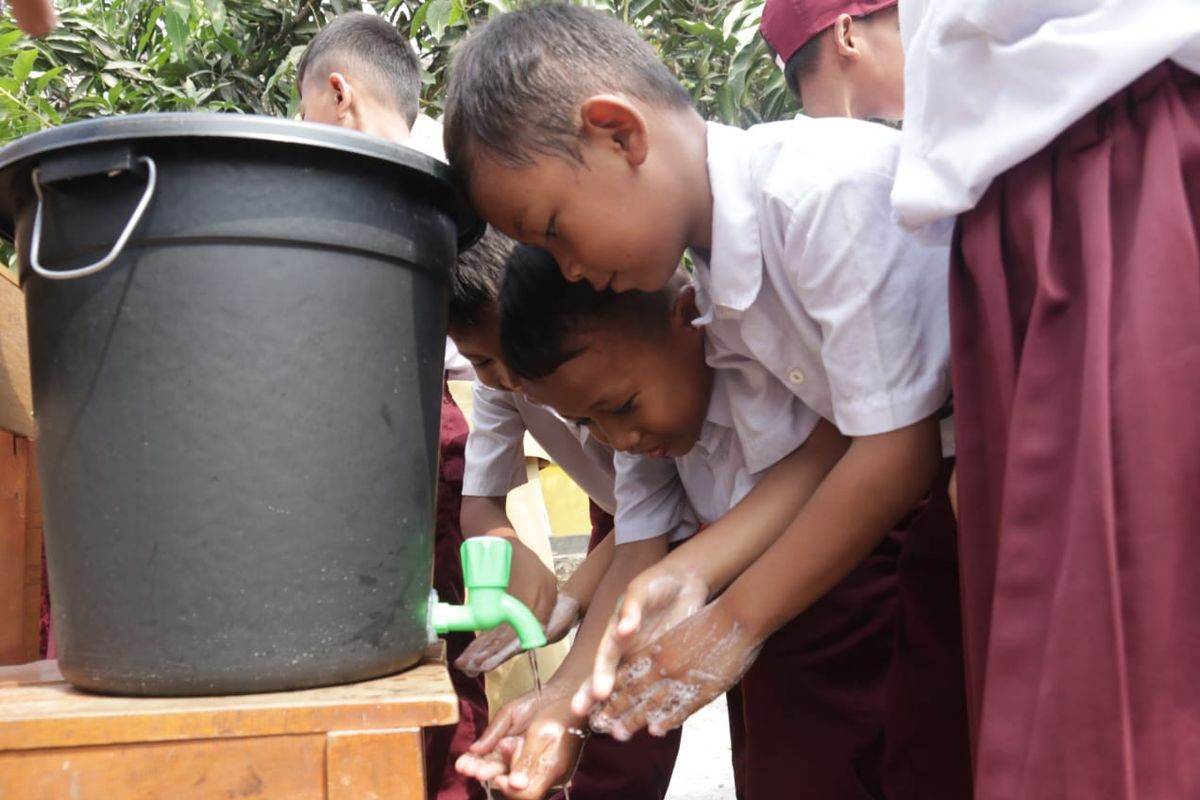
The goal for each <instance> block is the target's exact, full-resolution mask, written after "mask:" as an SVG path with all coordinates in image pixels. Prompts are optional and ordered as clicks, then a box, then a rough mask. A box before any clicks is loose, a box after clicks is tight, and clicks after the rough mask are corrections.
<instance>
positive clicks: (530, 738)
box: [455, 681, 586, 800]
mask: <svg viewBox="0 0 1200 800" xmlns="http://www.w3.org/2000/svg"><path fill="white" fill-rule="evenodd" d="M570 699H571V695H570V691H569V689H567V688H560V687H556V686H555V685H554V683H553V681H552V682H550V683H548V684H547V685H546V687H545V688H544V689H543V695H542V697H541V699H540V700H539V699H538V697H537V695H536V694H535V693H533V692H530V693H528V694H525V695H523V696H522V697H520V698H518V699H517V700H514V701H513V702H511V703H509V704H508V705H506V706H505V707H504V708H502V709H501V710H500V713H499V714H497V715H496V719H495V720H493V721H492V724H491V725H489V726H488V728H487V730H486V731H484V733H483V736H482V737H480V739H479V741H478V742H476V743H475V744H473V745H471V748H470V750H469V751H468V752H467V753H465V754H464V755H462V756H460V757H459V759H458V761H457V762H456V765H455V766H456V768H457V769H458V771H459V772H460V773H462V774H463V775H467V776H469V777H472V778H475V779H476V780H478V781H480V782H482V781H492V782H493V784H492V785H493V786H494V788H496V789H498V790H499V791H500V792H501V793H502V794H504V796H505V797H508V798H511V800H541V798H542V797H544V796H545V795H546V794H547V793H548V792H549V791H550V789H551V788H552V787H554V786H557V785H560V784H563V783H565V782H566V781H568V780H570V776H571V774H572V773H573V772H574V771H575V765H576V764H577V762H578V761H579V755H580V753H581V752H582V750H583V742H584V740H583V737H582V736H581V735H580V734H581V732H582V731H581V729H582V728H583V726H584V725H585V724H586V721H585V719H584V718H581V717H578V716H576V715H575V714H573V713H571V708H570Z"/></svg>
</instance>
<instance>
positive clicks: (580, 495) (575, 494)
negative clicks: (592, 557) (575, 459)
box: [539, 463, 592, 536]
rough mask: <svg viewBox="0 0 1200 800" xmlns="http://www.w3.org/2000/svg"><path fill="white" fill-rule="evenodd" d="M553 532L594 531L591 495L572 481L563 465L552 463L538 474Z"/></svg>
mask: <svg viewBox="0 0 1200 800" xmlns="http://www.w3.org/2000/svg"><path fill="white" fill-rule="evenodd" d="M539 477H540V479H541V483H542V494H543V496H545V498H546V513H547V514H548V515H549V517H550V532H551V534H552V535H554V536H587V535H589V534H591V532H592V517H591V514H590V513H589V512H588V496H587V495H586V494H585V493H584V491H583V489H580V488H579V486H578V485H577V484H576V483H575V481H573V480H571V478H570V476H568V475H567V473H565V472H563V468H562V467H560V466H558V465H557V464H553V463H552V464H549V465H547V466H545V467H543V468H542V471H541V473H540V474H539Z"/></svg>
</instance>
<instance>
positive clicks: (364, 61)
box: [296, 11, 421, 128]
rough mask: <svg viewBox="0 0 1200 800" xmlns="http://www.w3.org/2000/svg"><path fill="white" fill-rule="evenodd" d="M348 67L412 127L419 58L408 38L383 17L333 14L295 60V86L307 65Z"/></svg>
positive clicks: (311, 67)
mask: <svg viewBox="0 0 1200 800" xmlns="http://www.w3.org/2000/svg"><path fill="white" fill-rule="evenodd" d="M339 69H353V70H354V72H355V74H363V75H365V76H366V77H367V78H368V80H370V81H371V88H372V89H374V91H373V92H372V94H374V95H376V96H377V97H378V99H380V100H382V101H384V102H390V103H391V104H392V105H393V107H395V109H396V110H397V111H399V112H400V113H401V114H403V115H404V119H405V120H406V121H407V122H408V125H409V127H410V128H411V127H412V125H413V123H414V122H416V121H417V112H418V102H419V100H420V95H421V62H420V60H419V59H418V58H417V52H416V50H414V49H413V46H412V44H410V43H409V41H408V40H407V39H405V38H404V36H403V35H402V34H401V33H400V31H398V30H396V26H395V25H393V24H392V23H390V22H388V21H387V20H386V19H384V18H383V17H380V16H376V15H374V14H366V13H363V12H362V11H351V12H349V13H346V14H341V15H339V16H337V17H335V18H334V20H333V21H332V22H330V23H329V24H328V25H326V26H325V27H324V28H322V29H321V30H320V31H318V32H317V35H316V36H314V37H313V38H312V41H311V42H309V45H308V47H307V48H305V50H304V55H302V56H301V57H300V62H299V63H298V64H297V65H296V86H297V90H299V89H300V87H302V86H303V85H304V77H305V75H307V74H308V72H309V71H310V70H315V71H320V72H337V71H338V70H339Z"/></svg>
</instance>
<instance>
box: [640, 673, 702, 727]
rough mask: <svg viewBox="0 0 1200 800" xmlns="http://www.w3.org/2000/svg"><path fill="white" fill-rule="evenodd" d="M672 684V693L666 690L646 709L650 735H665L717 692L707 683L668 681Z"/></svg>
mask: <svg viewBox="0 0 1200 800" xmlns="http://www.w3.org/2000/svg"><path fill="white" fill-rule="evenodd" d="M666 683H671V684H674V687H673V690H672V691H673V693H672V691H668V692H667V693H666V694H665V696H664V697H662V699H661V700H659V702H658V703H657V705H656V707H655V708H654V709H647V713H646V721H647V723H648V724H647V729H648V730H649V731H650V734H651V735H652V736H666V735H667V733H668V732H670V731H673V730H675V729H676V728H678V727H679V726H680V725H682V724H683V723H684V722H686V721H687V718H688V717H690V716H691V715H692V714H695V713H696V712H697V711H699V710H700V709H701V708H704V706H706V705H708V704H709V703H710V702H711V701H712V700H713V698H715V697H716V696H717V694H718V692H716V691H714V690H713V689H712V687H710V686H707V685H688V684H684V683H681V682H679V681H668V682H666Z"/></svg>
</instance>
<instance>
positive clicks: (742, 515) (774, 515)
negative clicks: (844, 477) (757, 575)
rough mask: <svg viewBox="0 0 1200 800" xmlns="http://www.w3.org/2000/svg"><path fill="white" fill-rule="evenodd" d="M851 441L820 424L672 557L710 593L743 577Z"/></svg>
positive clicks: (776, 537)
mask: <svg viewBox="0 0 1200 800" xmlns="http://www.w3.org/2000/svg"><path fill="white" fill-rule="evenodd" d="M849 445H850V440H849V439H847V438H846V437H844V436H842V435H841V434H840V433H839V432H838V431H837V429H836V428H835V427H834V426H833V425H831V424H830V423H828V422H826V421H824V420H822V421H821V422H820V424H818V425H817V427H816V428H815V429H814V430H813V432H812V434H811V435H810V436H809V438H808V440H807V441H805V443H804V444H803V445H802V446H801V447H799V448H798V449H797V450H796V451H795V452H793V453H792V454H791V455H789V456H787V457H786V458H784V459H782V460H781V461H779V462H778V463H776V464H775V465H774V466H772V467H771V468H770V469H769V470H767V472H766V474H764V475H763V477H762V478H761V479H760V480H759V482H758V483H757V485H755V487H754V488H753V489H752V490H751V491H750V493H749V494H747V495H746V497H744V498H743V499H742V500H741V502H739V503H738V504H737V505H736V506H734V507H733V508H732V509H731V510H730V511H729V513H728V514H726V515H725V516H724V517H722V518H721V519H719V520H717V521H716V522H715V523H713V524H712V525H709V526H708V527H707V528H705V529H704V530H703V531H701V532H700V533H699V534H697V535H696V536H694V537H692V539H690V540H689V541H687V542H685V543H684V544H683V545H681V546H680V547H678V548H676V549H675V551H674V552H673V553H671V555H670V556H668V558H669V559H671V560H673V561H676V562H677V563H678V564H679V565H681V566H682V568H683V569H685V570H687V571H688V572H689V573H691V574H695V575H698V576H700V577H701V578H702V579H703V580H704V581H705V583H707V584H708V586H709V591H710V592H711V593H712V594H716V593H718V592H719V591H720V590H721V589H723V588H725V587H726V586H727V585H729V583H730V582H731V581H732V580H733V579H734V578H736V577H737V576H738V575H740V574H741V573H742V572H743V571H744V570H745V569H746V568H747V567H749V566H750V565H751V564H752V563H754V560H755V559H756V558H758V556H760V555H761V554H762V553H763V551H764V550H766V549H767V548H768V547H770V546H771V544H772V543H773V542H774V541H775V540H776V539H778V538H779V536H780V535H781V534H782V533H783V531H784V530H785V529H786V528H787V526H788V524H789V523H791V522H792V521H793V520H794V519H795V518H796V516H797V515H798V514H799V513H800V510H801V509H802V508H803V507H804V504H805V503H806V502H808V500H809V498H810V497H812V495H813V494H814V493H815V492H816V490H817V488H818V487H819V486H820V485H821V482H822V481H823V480H824V479H825V477H826V476H827V475H828V474H829V472H830V470H832V469H833V467H834V465H836V464H837V463H838V460H839V459H840V458H841V457H842V456H843V455H844V454H845V453H846V449H847V448H848V447H849Z"/></svg>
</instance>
